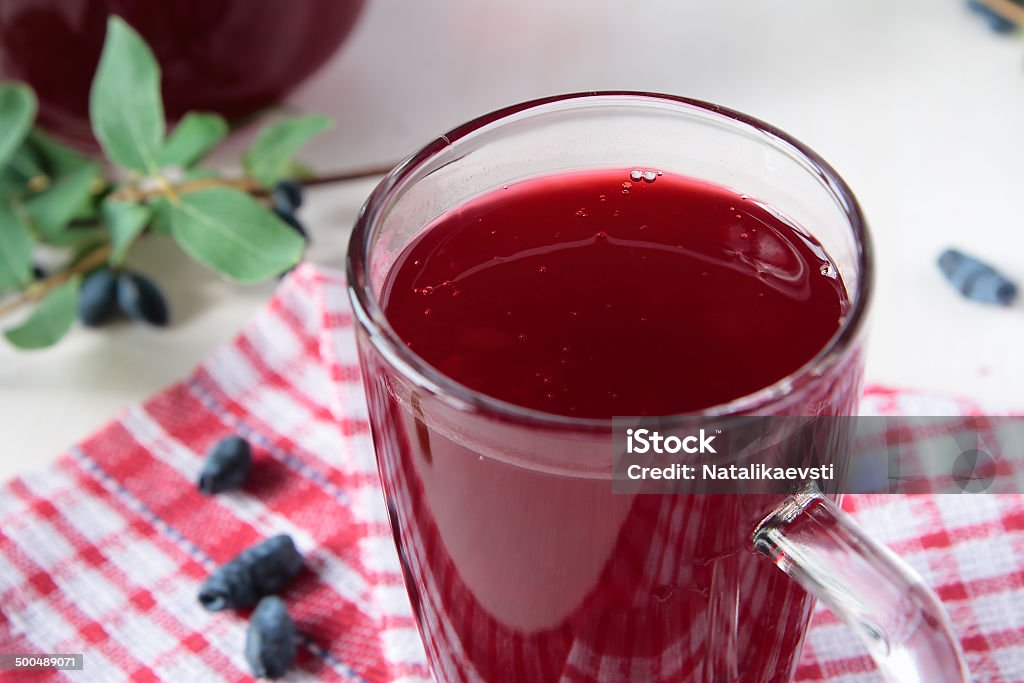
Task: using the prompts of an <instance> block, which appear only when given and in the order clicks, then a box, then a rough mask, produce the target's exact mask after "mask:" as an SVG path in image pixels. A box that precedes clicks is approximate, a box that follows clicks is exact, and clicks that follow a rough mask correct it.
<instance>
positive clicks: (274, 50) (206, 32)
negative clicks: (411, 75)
mask: <svg viewBox="0 0 1024 683" xmlns="http://www.w3.org/2000/svg"><path fill="white" fill-rule="evenodd" d="M364 4H365V0H292V1H290V2H278V1H277V0H174V2H146V1H145V0H3V2H0V78H15V79H19V80H24V81H26V82H27V83H28V84H29V85H31V86H32V87H33V88H34V89H35V92H36V95H37V96H38V98H39V120H40V123H41V124H42V125H43V126H45V127H46V128H47V130H49V131H50V132H52V133H54V134H57V135H59V136H60V137H62V138H65V139H68V140H71V141H74V142H78V143H80V144H81V145H83V146H92V145H93V144H94V143H93V140H92V133H91V130H90V127H89V88H90V86H91V84H92V79H93V74H94V72H95V70H96V65H97V63H98V62H99V58H100V52H101V50H102V49H103V40H104V37H105V34H106V27H107V19H108V17H109V16H110V15H112V14H116V15H118V16H120V17H121V18H123V19H124V20H125V21H127V22H128V23H129V24H131V25H132V26H133V27H134V28H135V29H136V30H137V31H138V32H139V33H140V34H141V35H142V37H143V38H144V39H145V40H146V42H147V43H148V44H149V46H150V48H151V49H152V50H153V53H154V54H155V55H156V59H157V61H158V62H159V64H160V67H161V71H162V77H163V78H162V89H163V97H164V105H165V110H166V113H167V116H168V118H170V119H171V120H176V119H178V118H180V117H181V116H182V115H183V114H185V113H186V112H188V111H192V110H198V111H213V112H217V113H220V114H223V115H224V116H225V117H227V118H228V119H236V118H238V117H241V116H245V115H247V114H251V113H253V112H255V111H258V110H259V109H261V108H263V107H267V106H270V105H272V104H276V103H277V102H280V101H281V100H282V99H283V98H284V97H285V96H286V95H287V94H288V93H289V92H291V91H292V90H293V89H294V88H295V87H297V86H298V85H299V84H300V83H301V82H302V81H303V80H305V79H306V78H307V77H308V76H309V75H310V74H312V73H313V72H314V71H315V70H316V69H317V68H318V67H319V66H320V65H321V64H323V63H324V62H325V61H326V60H327V59H328V58H329V57H330V56H331V54H333V53H334V51H335V50H336V49H337V48H338V46H339V45H340V44H341V43H342V42H343V41H344V39H345V38H346V36H347V35H348V34H349V32H350V31H351V30H352V28H353V26H354V25H355V23H356V19H357V18H358V17H359V14H360V12H361V10H362V8H363V5H364Z"/></svg>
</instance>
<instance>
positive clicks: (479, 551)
mask: <svg viewBox="0 0 1024 683" xmlns="http://www.w3.org/2000/svg"><path fill="white" fill-rule="evenodd" d="M638 165H641V166H644V167H647V168H657V169H660V170H662V171H666V172H674V173H676V174H680V175H684V176H689V177H693V178H697V179H700V180H706V181H709V182H712V183H715V184H717V185H720V186H725V187H731V188H736V189H737V190H739V191H742V192H745V193H747V194H749V195H750V196H752V197H756V198H758V199H759V200H761V201H763V202H765V203H766V204H767V205H769V206H772V207H774V208H775V209H777V210H779V211H780V212H781V213H782V214H783V215H786V216H788V217H790V218H791V219H792V220H793V222H794V223H795V224H796V225H798V226H801V227H803V228H804V229H809V230H810V231H811V232H812V233H813V236H814V237H815V238H816V239H817V240H818V241H819V242H820V243H821V245H822V246H823V247H824V249H825V251H826V252H827V253H828V254H829V255H830V256H831V258H832V259H833V262H834V263H835V265H836V267H837V268H838V270H839V273H840V275H841V276H842V279H843V282H844V283H845V286H846V288H847V290H848V291H847V294H848V297H849V300H850V309H849V311H848V313H847V316H846V319H845V320H844V321H843V322H842V324H841V327H840V329H839V331H838V332H837V333H836V335H835V336H834V337H833V338H832V339H831V341H829V343H828V344H827V345H826V347H825V348H823V349H822V350H821V351H820V352H819V353H818V355H817V356H816V357H815V358H814V359H813V360H812V361H811V362H809V363H808V364H806V365H805V366H804V367H802V368H800V369H799V370H797V371H796V372H794V373H793V374H791V375H790V376H788V377H786V378H784V379H782V380H780V381H778V382H776V383H775V384H773V385H771V386H768V387H764V388H762V389H760V390H758V391H756V392H755V393H753V394H750V395H747V396H744V397H741V398H738V399H735V400H733V401H730V402H728V403H725V404H723V405H717V406H714V407H711V408H708V409H706V410H704V411H702V412H701V413H700V414H699V415H697V416H696V417H720V416H731V415H840V416H842V415H853V414H855V411H856V407H857V402H858V399H859V396H860V388H861V378H862V369H863V343H864V336H865V334H864V332H865V320H866V316H867V309H868V303H869V298H870V292H871V284H872V263H871V253H870V247H869V243H868V238H867V234H866V226H865V221H864V218H863V216H862V215H861V212H860V208H859V207H858V205H857V202H856V200H855V198H854V197H853V195H852V193H851V192H850V189H849V188H848V187H847V185H846V184H845V182H844V181H843V180H842V179H841V178H840V177H839V176H838V175H837V174H836V173H835V171H833V170H832V169H831V168H830V167H829V166H828V165H827V164H826V163H825V162H824V161H823V160H822V159H821V158H820V157H818V156H817V155H816V154H815V153H814V152H812V151H810V150H808V149H807V148H806V147H805V146H803V145H802V144H800V143H799V142H797V141H796V140H794V139H792V138H791V137H789V136H787V135H786V134H784V133H782V132H780V131H778V130H776V129H774V128H772V127H771V126H768V125H766V124H764V123H762V122H760V121H757V120H755V119H752V118H750V117H748V116H745V115H743V114H739V113H737V112H734V111H730V110H727V109H724V108H722V107H718V106H716V105H712V104H707V103H704V102H699V101H695V100H689V99H683V98H678V97H671V96H665V95H655V94H644V93H628V92H617V93H582V94H575V95H566V96H560V97H553V98H548V99H543V100H537V101H534V102H529V103H525V104H521V105H517V106H513V107H510V108H507V109H503V110H501V111H498V112H494V113H492V114H489V115H486V116H483V117H481V118H479V119H476V120H474V121H472V122H470V123H467V124H465V125H463V126H461V127H459V128H457V129H455V130H453V131H451V132H450V133H448V134H446V135H443V136H441V137H440V138H438V139H437V140H435V141H434V142H432V143H431V144H429V145H427V146H426V147H425V148H423V149H422V150H420V151H419V152H418V153H416V154H415V155H413V156H412V157H410V158H409V159H408V160H406V161H405V162H403V163H402V164H401V165H399V166H398V167H397V168H396V169H395V170H394V171H393V172H392V173H391V174H390V175H389V176H388V177H387V178H385V179H384V181H382V183H381V184H380V185H379V186H378V187H377V188H376V190H375V191H374V192H373V194H372V195H371V196H370V198H369V199H368V200H367V203H366V205H365V206H364V208H363V210H362V212H361V214H360V216H359V219H358V221H357V223H356V226H355V228H354V232H353V234H352V240H351V244H350V248H349V254H348V282H349V295H350V298H351V300H352V304H353V309H354V313H355V316H356V321H357V341H358V346H359V354H360V363H361V366H362V370H363V381H364V385H365V388H366V393H367V397H368V407H369V418H370V424H371V427H372V433H373V439H374V444H375V447H376V450H377V458H378V464H379V468H380V474H381V478H382V482H383V486H384V492H385V497H386V499H387V502H388V509H389V514H390V518H391V525H392V530H393V532H394V537H395V542H396V544H397V546H398V550H399V557H400V559H401V562H402V570H403V573H404V576H405V582H406V586H407V588H408V592H409V595H410V598H411V600H412V606H413V610H414V612H415V616H416V620H417V623H418V626H419V630H420V634H421V636H422V639H423V642H424V645H425V648H426V652H427V656H428V659H429V661H430V665H431V670H432V672H433V674H434V676H435V677H436V678H437V679H438V680H441V681H558V680H562V681H577V680H580V681H632V680H636V681H693V682H702V683H722V682H725V681H742V682H744V683H769V682H773V683H774V682H781V681H788V680H790V679H791V678H792V677H793V674H794V671H795V668H796V665H797V660H798V658H799V654H800V649H801V646H802V642H803V638H804V635H805V633H806V630H807V626H808V623H809V621H810V616H811V611H812V607H813V602H814V598H818V599H821V600H822V601H824V603H825V604H826V605H827V606H828V607H829V608H830V609H832V611H833V612H835V613H836V614H837V615H838V616H840V617H841V618H842V619H843V620H844V621H845V622H846V623H847V624H849V625H850V626H851V627H852V628H853V629H854V631H855V632H856V633H857V635H858V636H859V637H860V638H861V640H862V641H863V642H864V644H865V645H866V646H867V649H868V651H869V652H870V653H871V655H872V656H873V657H874V659H875V661H876V662H877V664H878V666H879V668H880V670H881V671H882V673H883V675H884V676H885V677H886V678H887V679H889V680H893V681H927V682H928V683H944V682H950V681H964V680H967V670H966V666H965V665H964V663H963V656H962V653H961V651H960V646H959V642H958V640H957V639H956V638H955V637H954V635H953V632H952V629H951V627H950V625H949V621H948V618H947V617H946V615H945V612H944V611H943V609H942V607H941V605H940V603H939V602H938V600H937V598H936V597H935V596H934V594H933V593H931V592H930V591H929V590H928V588H927V587H926V586H925V585H924V584H923V583H922V581H921V579H920V578H919V577H918V576H916V575H915V574H914V573H913V572H912V570H910V569H909V567H907V566H906V565H904V564H903V563H902V562H901V561H900V560H899V559H897V558H896V557H895V556H894V555H893V554H892V553H891V552H889V551H888V550H887V549H885V548H884V547H883V546H881V545H880V544H878V543H877V542H875V541H873V540H872V539H871V538H870V537H868V536H867V535H866V534H865V533H864V532H863V531H862V530H860V529H858V528H857V527H856V526H855V525H854V524H853V523H852V522H851V520H850V519H849V518H848V517H846V516H845V515H844V513H842V512H841V511H840V510H839V509H838V507H837V506H836V504H835V501H834V500H833V499H831V498H829V497H826V496H823V495H821V494H820V493H819V492H816V491H813V490H808V491H805V492H802V493H799V494H796V495H791V496H785V495H777V496H768V495H763V494H762V495H736V494H733V495H667V494H665V495H624V494H613V493H612V484H611V457H610V455H611V420H610V419H609V420H594V419H578V418H569V417H562V416H558V415H553V414H547V413H543V412H539V411H535V410H531V409H527V408H523V407H519V406H515V405H512V404H509V403H505V402H503V401H500V400H498V399H495V398H492V397H489V396H487V395H484V394H481V393H478V392H476V391H473V390H471V389H469V388H468V387H465V386H463V385H461V384H459V383H457V382H455V381H454V380H452V379H450V378H448V377H446V376H444V375H443V374H441V373H440V372H439V371H438V370H436V369H435V368H433V367H432V366H430V365H429V364H427V363H426V362H425V361H424V360H422V359H421V358H419V357H418V356H417V355H416V354H415V353H413V351H412V350H411V349H409V348H408V347H407V346H406V345H405V344H404V343H403V342H402V340H401V339H400V338H399V337H398V336H397V334H396V333H395V332H394V330H393V329H392V328H391V327H390V326H389V324H388V320H387V318H386V317H385V315H384V313H383V310H382V307H381V303H380V299H381V294H382V288H383V286H384V284H385V282H386V278H387V276H388V273H389V270H390V268H391V266H392V265H393V264H394V262H395V260H396V259H397V258H398V256H399V255H400V254H401V253H402V250H403V249H404V248H405V247H406V245H408V244H409V243H410V241H412V240H413V239H414V238H415V237H416V236H417V235H418V234H419V233H420V231H421V230H423V229H424V228H425V226H427V225H428V224H429V223H430V222H431V221H432V220H433V219H434V218H436V217H437V216H439V215H441V214H442V213H444V212H446V211H447V210H449V209H452V208H454V207H457V206H459V205H461V204H462V203H464V202H466V201H467V200H469V199H471V198H473V197H475V196H478V195H480V194H481V193H483V192H486V191H488V190H492V189H494V188H497V187H500V186H502V185H503V184H508V183H512V182H515V181H517V180H521V179H523V178H527V177H532V176H537V175H543V174H549V173H557V172H559V171H566V170H575V169H587V168H629V167H636V166H638ZM495 362H496V363H500V362H501V359H500V358H496V359H495ZM778 569H781V570H782V571H781V572H780V571H778ZM812 596H813V597H812Z"/></svg>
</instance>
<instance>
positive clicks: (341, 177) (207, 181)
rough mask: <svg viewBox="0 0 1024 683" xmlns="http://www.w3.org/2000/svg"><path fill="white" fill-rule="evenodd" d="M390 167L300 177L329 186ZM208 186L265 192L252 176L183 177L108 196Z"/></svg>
mask: <svg viewBox="0 0 1024 683" xmlns="http://www.w3.org/2000/svg"><path fill="white" fill-rule="evenodd" d="M393 167H394V164H391V165H388V166H373V167H371V168H361V169H357V170H355V171H344V172H342V173H332V174H328V175H319V176H314V177H313V178H307V179H305V180H302V181H301V183H302V184H303V185H305V186H307V187H311V186H316V185H329V184H331V183H342V182H346V181H349V180H361V179H363V178H373V177H375V176H382V175H385V174H386V173H388V172H389V171H390V170H391V169H392V168H393ZM211 187H230V188H233V189H236V190H242V191H243V192H249V193H250V194H255V195H266V194H267V193H268V190H267V188H266V187H264V186H263V185H261V184H260V183H259V182H257V181H255V180H253V179H252V178H201V179H200V180H186V181H185V182H181V183H167V182H163V183H160V186H159V187H154V188H151V189H141V188H138V187H122V188H121V189H120V190H118V191H117V192H115V193H114V194H112V195H111V199H113V200H114V201H119V202H144V201H148V200H150V199H157V198H159V197H167V196H169V195H170V196H173V195H176V194H184V193H186V192H198V191H200V190H207V189H209V188H211Z"/></svg>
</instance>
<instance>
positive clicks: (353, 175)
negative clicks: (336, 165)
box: [301, 164, 397, 186]
mask: <svg viewBox="0 0 1024 683" xmlns="http://www.w3.org/2000/svg"><path fill="white" fill-rule="evenodd" d="M396 165H397V164H388V165H386V166H372V167H370V168H361V169H357V170H355V171H345V172H343V173H332V174H329V175H318V176H316V177H314V178H307V179H306V180H303V181H301V182H302V184H303V185H306V186H313V185H329V184H330V183H343V182H345V181H347V180H362V179H364V178H373V177H374V176H381V175H387V174H388V173H390V172H391V169H392V168H394V167H395V166H396Z"/></svg>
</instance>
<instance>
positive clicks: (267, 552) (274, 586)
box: [199, 534, 302, 612]
mask: <svg viewBox="0 0 1024 683" xmlns="http://www.w3.org/2000/svg"><path fill="white" fill-rule="evenodd" d="M300 571H302V555H301V554H299V551H298V549H297V548H296V547H295V543H294V542H293V541H292V538H291V536H288V535H287V534H281V535H279V536H272V537H270V538H268V539H267V540H265V541H263V542H261V543H257V544H256V545H254V546H250V547H249V548H246V549H245V550H243V551H242V552H241V553H239V554H238V555H237V556H236V557H235V558H234V559H233V560H231V561H230V562H228V563H227V564H224V565H221V566H220V567H218V568H217V569H215V570H214V572H213V573H212V574H210V576H209V577H208V578H207V579H206V581H204V582H203V585H202V586H200V588H199V602H200V603H202V605H203V607H205V608H206V609H208V610H210V611H211V612H217V611H219V610H222V609H228V608H237V607H252V606H253V605H255V604H256V603H257V602H259V600H260V598H262V597H264V596H266V595H271V594H273V593H277V592H278V591H280V590H281V589H282V588H284V587H285V586H287V585H288V583H289V582H291V580H292V579H294V578H295V577H296V576H298V574H299V572H300Z"/></svg>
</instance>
